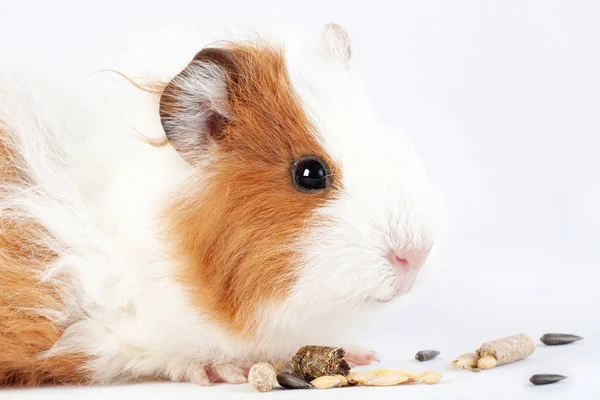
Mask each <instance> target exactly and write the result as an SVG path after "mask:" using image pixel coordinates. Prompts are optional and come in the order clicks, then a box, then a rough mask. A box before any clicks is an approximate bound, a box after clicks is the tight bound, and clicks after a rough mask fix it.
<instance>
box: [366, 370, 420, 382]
mask: <svg viewBox="0 0 600 400" xmlns="http://www.w3.org/2000/svg"><path fill="white" fill-rule="evenodd" d="M368 373H369V374H375V375H389V374H400V375H404V376H406V377H407V378H408V380H407V382H416V381H417V379H418V378H419V374H415V373H413V372H408V371H400V370H394V369H374V370H372V371H369V372H368Z"/></svg>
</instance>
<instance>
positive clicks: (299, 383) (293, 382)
mask: <svg viewBox="0 0 600 400" xmlns="http://www.w3.org/2000/svg"><path fill="white" fill-rule="evenodd" d="M277 382H278V383H279V385H280V386H281V387H284V388H286V389H314V388H315V387H314V386H313V385H311V384H310V383H308V382H306V381H305V380H304V379H302V378H301V377H299V376H298V375H296V374H292V373H291V372H280V373H278V374H277Z"/></svg>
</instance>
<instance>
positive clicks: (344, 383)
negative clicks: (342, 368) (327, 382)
mask: <svg viewBox="0 0 600 400" xmlns="http://www.w3.org/2000/svg"><path fill="white" fill-rule="evenodd" d="M333 377H334V378H337V380H338V381H340V386H348V378H346V377H345V376H344V375H333Z"/></svg>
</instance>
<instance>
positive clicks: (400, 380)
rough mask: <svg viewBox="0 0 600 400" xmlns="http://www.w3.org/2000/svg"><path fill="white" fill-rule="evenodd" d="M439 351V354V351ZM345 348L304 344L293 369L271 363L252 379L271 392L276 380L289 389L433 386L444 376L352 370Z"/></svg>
mask: <svg viewBox="0 0 600 400" xmlns="http://www.w3.org/2000/svg"><path fill="white" fill-rule="evenodd" d="M438 354H439V353H438ZM344 355H345V351H344V349H343V348H341V347H322V346H304V347H302V348H301V349H300V350H298V352H297V353H296V355H295V356H294V357H293V358H292V360H291V363H290V369H291V371H280V372H279V373H276V372H275V368H274V367H273V366H272V365H271V364H268V363H258V364H256V365H254V366H253V367H252V368H251V369H250V373H249V374H248V381H249V382H250V384H251V385H252V387H253V388H254V389H255V390H258V391H260V392H264V391H269V390H271V389H272V388H273V386H274V385H275V382H277V383H279V385H280V386H281V387H283V388H285V389H331V388H336V387H338V388H339V387H345V386H357V385H361V386H395V385H401V384H405V383H423V384H427V385H431V384H434V383H437V382H439V381H440V380H441V379H442V376H441V375H440V374H439V373H438V372H435V371H425V372H423V373H420V374H416V373H412V372H407V371H400V370H372V371H367V372H350V366H349V365H348V363H347V362H346V360H344Z"/></svg>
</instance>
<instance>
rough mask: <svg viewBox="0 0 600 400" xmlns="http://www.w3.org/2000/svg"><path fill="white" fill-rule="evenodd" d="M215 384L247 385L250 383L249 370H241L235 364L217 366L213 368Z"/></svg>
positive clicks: (212, 373)
mask: <svg viewBox="0 0 600 400" xmlns="http://www.w3.org/2000/svg"><path fill="white" fill-rule="evenodd" d="M211 375H213V377H214V379H216V380H214V381H213V382H225V383H233V384H238V383H246V382H248V369H247V368H240V367H238V366H236V365H233V364H216V365H213V366H212V367H211Z"/></svg>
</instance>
